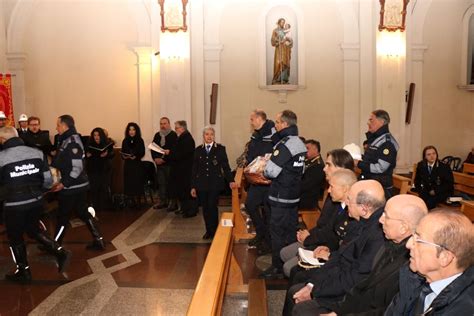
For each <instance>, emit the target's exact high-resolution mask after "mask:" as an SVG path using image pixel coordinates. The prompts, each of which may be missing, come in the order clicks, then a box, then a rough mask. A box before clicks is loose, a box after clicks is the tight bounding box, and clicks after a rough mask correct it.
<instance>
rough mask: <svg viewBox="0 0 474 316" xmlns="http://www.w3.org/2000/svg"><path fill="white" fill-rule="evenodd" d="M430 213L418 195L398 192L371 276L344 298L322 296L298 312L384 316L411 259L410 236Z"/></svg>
mask: <svg viewBox="0 0 474 316" xmlns="http://www.w3.org/2000/svg"><path fill="white" fill-rule="evenodd" d="M426 214H428V209H427V207H426V204H425V203H424V202H423V200H422V199H420V198H419V197H417V196H414V195H409V194H401V195H396V196H394V197H393V198H391V199H390V200H388V201H387V204H386V205H385V210H384V212H383V213H382V217H380V223H381V224H382V228H383V232H384V234H385V238H386V239H387V240H386V241H385V244H384V247H382V248H381V249H380V251H379V252H378V253H377V254H376V256H375V259H374V262H375V264H374V267H373V269H372V272H371V273H370V275H369V276H368V277H367V278H366V279H365V280H363V281H361V282H359V283H357V284H356V285H355V286H354V287H353V288H352V289H351V290H350V291H349V292H348V293H347V294H346V295H345V296H344V297H343V299H342V300H339V301H334V300H333V299H332V298H327V297H319V298H317V299H314V300H310V301H305V302H302V303H300V304H297V305H296V306H295V308H294V309H293V314H294V315H318V314H320V313H327V312H328V311H332V312H333V313H331V314H330V315H336V314H337V315H346V314H352V313H354V314H362V313H363V314H364V315H368V314H370V315H380V314H382V313H383V312H384V311H385V309H386V308H387V306H388V305H389V304H390V301H391V300H392V298H393V297H394V296H395V295H396V294H397V292H398V290H399V284H398V281H399V271H400V268H401V267H402V266H403V265H405V264H406V263H407V262H408V259H409V252H408V250H407V248H406V244H407V241H408V239H410V237H411V235H412V234H413V232H414V231H415V228H416V226H417V225H418V223H419V222H420V220H421V219H422V218H423V217H424V216H425V215H426Z"/></svg>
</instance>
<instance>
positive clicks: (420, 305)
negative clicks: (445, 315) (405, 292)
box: [413, 283, 433, 316]
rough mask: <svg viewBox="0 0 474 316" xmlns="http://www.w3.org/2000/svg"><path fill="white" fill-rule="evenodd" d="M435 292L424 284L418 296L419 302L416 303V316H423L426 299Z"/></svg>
mask: <svg viewBox="0 0 474 316" xmlns="http://www.w3.org/2000/svg"><path fill="white" fill-rule="evenodd" d="M431 292H433V290H432V289H431V287H430V285H429V284H428V283H425V284H423V286H422V287H421V292H420V295H419V296H418V300H417V301H416V305H415V309H414V314H413V315H414V316H419V315H423V312H424V311H425V298H426V296H427V295H428V294H430V293H431Z"/></svg>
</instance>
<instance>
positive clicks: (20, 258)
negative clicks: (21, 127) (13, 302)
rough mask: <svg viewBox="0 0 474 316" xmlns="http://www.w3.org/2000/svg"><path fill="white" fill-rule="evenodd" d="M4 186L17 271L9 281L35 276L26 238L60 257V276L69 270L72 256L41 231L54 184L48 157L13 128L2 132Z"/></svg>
mask: <svg viewBox="0 0 474 316" xmlns="http://www.w3.org/2000/svg"><path fill="white" fill-rule="evenodd" d="M0 142H1V143H2V144H3V146H4V150H3V151H1V152H0V183H1V185H2V189H3V193H4V199H5V201H4V212H5V224H6V229H7V236H8V240H9V243H10V249H11V253H12V256H13V260H14V261H15V263H16V267H17V269H16V271H15V272H14V273H11V274H7V275H6V276H5V278H6V279H7V280H9V281H14V282H20V283H29V282H30V281H31V272H30V269H29V266H28V260H27V255H26V245H25V243H24V241H23V234H24V233H25V232H26V233H27V234H28V236H29V237H30V238H33V239H35V240H36V241H38V242H39V243H40V244H42V245H43V246H44V248H45V249H46V250H47V251H48V252H50V253H52V254H54V255H55V256H56V259H57V262H58V269H59V272H61V273H62V272H64V270H65V269H66V267H67V265H68V263H69V259H70V256H71V253H70V252H69V251H67V250H65V249H64V248H62V247H61V246H60V245H59V244H58V243H56V242H55V241H54V240H52V239H51V238H49V237H48V236H46V235H45V234H43V232H41V230H40V229H39V225H38V222H39V219H40V216H41V214H42V211H43V199H42V198H43V193H44V192H45V191H46V190H47V189H49V188H50V187H51V186H52V184H53V180H52V177H51V172H50V170H49V167H48V162H47V160H46V157H45V155H44V154H43V153H42V152H41V151H39V150H37V149H34V148H30V147H27V146H25V145H24V143H23V140H21V138H19V137H18V132H17V131H16V130H15V128H13V127H2V128H0Z"/></svg>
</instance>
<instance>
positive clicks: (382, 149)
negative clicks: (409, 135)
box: [355, 110, 399, 199]
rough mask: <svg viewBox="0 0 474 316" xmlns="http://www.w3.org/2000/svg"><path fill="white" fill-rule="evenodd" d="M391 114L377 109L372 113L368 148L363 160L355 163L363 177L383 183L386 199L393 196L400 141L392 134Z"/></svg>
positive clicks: (367, 134) (369, 122) (368, 123)
mask: <svg viewBox="0 0 474 316" xmlns="http://www.w3.org/2000/svg"><path fill="white" fill-rule="evenodd" d="M389 123H390V116H389V115H388V113H387V112H386V111H384V110H375V111H373V112H372V113H371V114H370V117H369V121H368V122H367V125H368V127H369V130H368V132H367V133H366V136H367V143H368V148H367V149H366V150H365V152H364V154H363V155H362V160H360V161H358V160H355V164H356V166H357V167H359V168H360V170H361V171H362V173H361V179H374V180H377V181H378V182H380V184H382V187H383V188H384V191H385V199H389V198H390V197H391V196H392V189H393V180H392V175H393V169H395V166H396V164H397V152H398V148H399V146H398V143H397V141H396V140H395V138H394V137H393V135H392V134H390V131H389V130H388V124H389Z"/></svg>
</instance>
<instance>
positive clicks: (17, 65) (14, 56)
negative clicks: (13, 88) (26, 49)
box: [6, 53, 26, 70]
mask: <svg viewBox="0 0 474 316" xmlns="http://www.w3.org/2000/svg"><path fill="white" fill-rule="evenodd" d="M6 55H7V61H8V69H10V70H24V69H25V61H26V54H24V53H7V54H6Z"/></svg>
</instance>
